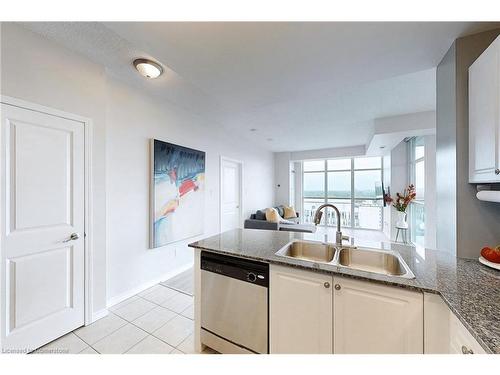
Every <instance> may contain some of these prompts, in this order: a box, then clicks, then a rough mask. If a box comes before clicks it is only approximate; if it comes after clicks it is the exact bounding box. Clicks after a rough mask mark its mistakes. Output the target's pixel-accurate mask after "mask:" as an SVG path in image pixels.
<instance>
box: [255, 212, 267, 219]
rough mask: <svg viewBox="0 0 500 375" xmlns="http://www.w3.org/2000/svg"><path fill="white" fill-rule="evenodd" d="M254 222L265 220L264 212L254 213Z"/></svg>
mask: <svg viewBox="0 0 500 375" xmlns="http://www.w3.org/2000/svg"><path fill="white" fill-rule="evenodd" d="M255 219H256V220H266V210H257V212H256V213H255Z"/></svg>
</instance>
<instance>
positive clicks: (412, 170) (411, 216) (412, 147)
mask: <svg viewBox="0 0 500 375" xmlns="http://www.w3.org/2000/svg"><path fill="white" fill-rule="evenodd" d="M417 142H422V144H423V146H424V154H423V156H421V157H419V158H418V159H416V147H417V146H420V144H417ZM407 147H408V185H409V184H413V185H415V189H416V188H417V185H416V179H417V176H416V172H417V164H418V163H421V162H423V163H424V186H423V190H424V198H423V199H419V196H418V195H417V196H416V197H415V200H414V201H413V202H411V203H410V207H409V210H408V231H409V234H410V236H409V237H410V242H411V243H412V244H413V245H417V246H424V247H425V235H426V230H425V229H426V228H425V222H426V220H425V138H424V137H423V136H417V137H412V138H410V139H409V140H408V142H407ZM417 205H418V206H422V208H423V210H424V236H423V238H424V243H423V245H422V244H418V243H417V242H416V228H415V227H414V225H413V224H414V221H415V210H416V206H417Z"/></svg>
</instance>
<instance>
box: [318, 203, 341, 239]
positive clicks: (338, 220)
mask: <svg viewBox="0 0 500 375" xmlns="http://www.w3.org/2000/svg"><path fill="white" fill-rule="evenodd" d="M325 207H331V208H333V210H334V211H335V213H336V214H337V233H335V244H336V245H338V246H342V240H343V239H344V236H342V232H341V231H340V211H339V209H338V208H337V207H335V206H334V205H333V204H330V203H325V204H322V205H321V206H319V207H318V209H317V210H316V213H315V214H314V224H316V225H318V224H319V223H320V222H321V217H322V216H323V212H322V211H321V210H322V209H323V208H325Z"/></svg>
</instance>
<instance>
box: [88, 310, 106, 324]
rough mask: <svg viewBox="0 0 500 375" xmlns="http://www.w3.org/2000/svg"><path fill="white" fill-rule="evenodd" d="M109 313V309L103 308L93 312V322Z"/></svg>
mask: <svg viewBox="0 0 500 375" xmlns="http://www.w3.org/2000/svg"><path fill="white" fill-rule="evenodd" d="M108 314H109V311H108V309H101V310H99V311H96V312H94V313H92V318H91V320H92V321H91V323H94V322H95V321H97V320H99V319H102V318H104V317H105V316H107V315H108Z"/></svg>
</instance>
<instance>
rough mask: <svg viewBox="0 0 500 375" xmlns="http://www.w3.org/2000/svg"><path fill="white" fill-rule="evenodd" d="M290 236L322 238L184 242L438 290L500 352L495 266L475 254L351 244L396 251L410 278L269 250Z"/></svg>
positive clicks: (249, 233)
mask: <svg viewBox="0 0 500 375" xmlns="http://www.w3.org/2000/svg"><path fill="white" fill-rule="evenodd" d="M295 239H303V240H316V241H322V240H323V238H322V236H321V235H320V234H305V233H293V232H280V231H267V230H257V229H234V230H231V231H228V232H224V233H221V234H218V235H215V236H212V237H209V238H206V239H203V240H200V241H197V242H194V243H192V244H190V245H189V246H190V247H194V248H198V249H203V250H208V251H212V252H216V253H220V254H227V255H233V256H236V257H241V258H246V259H254V260H259V261H263V262H267V263H274V264H281V265H288V266H293V267H300V268H304V269H309V270H315V271H317V272H325V273H331V274H336V275H342V276H346V277H353V278H357V279H364V280H369V281H373V282H378V283H384V284H388V285H393V286H397V287H403V288H409V289H414V290H418V291H423V292H430V293H436V294H440V295H441V297H442V298H443V300H444V301H445V302H446V304H447V305H448V306H449V308H450V309H451V311H453V313H454V314H455V315H456V316H457V317H458V318H459V319H460V321H461V322H462V323H463V325H464V326H465V327H466V328H467V329H468V330H469V331H470V333H471V334H472V335H473V336H474V337H475V338H476V340H477V341H478V342H479V344H480V345H481V346H482V347H483V348H484V349H485V350H486V351H487V352H490V353H496V354H500V271H497V270H494V269H491V268H488V267H486V266H484V265H482V264H481V263H479V262H478V261H477V260H474V259H462V258H456V257H454V256H452V255H450V254H447V253H445V252H442V251H436V250H430V249H424V248H415V247H412V246H406V245H402V244H396V243H388V242H372V241H363V240H360V241H357V242H356V241H355V242H353V243H352V244H354V245H357V246H367V247H372V248H379V249H385V250H395V251H397V252H399V254H401V256H402V258H403V259H404V260H405V262H406V264H407V265H408V266H409V267H410V269H411V270H412V271H413V273H414V274H415V279H403V278H398V277H393V276H386V275H378V274H374V273H370V272H365V271H357V270H353V269H347V268H344V267H338V266H335V265H331V264H324V263H312V262H308V261H303V260H300V259H294V258H288V257H282V256H277V255H276V254H275V253H276V252H277V251H278V250H280V249H281V248H283V247H284V246H285V245H286V244H288V243H289V242H291V241H293V240H295Z"/></svg>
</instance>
